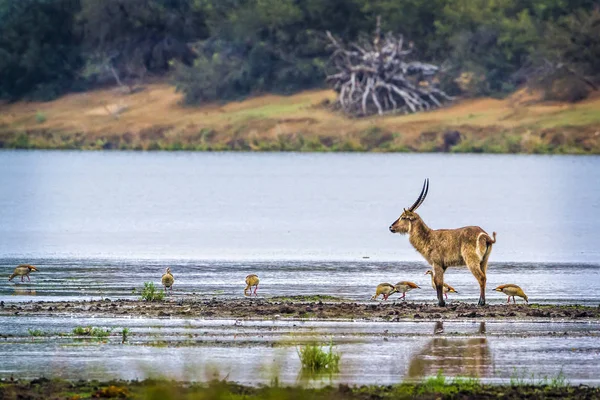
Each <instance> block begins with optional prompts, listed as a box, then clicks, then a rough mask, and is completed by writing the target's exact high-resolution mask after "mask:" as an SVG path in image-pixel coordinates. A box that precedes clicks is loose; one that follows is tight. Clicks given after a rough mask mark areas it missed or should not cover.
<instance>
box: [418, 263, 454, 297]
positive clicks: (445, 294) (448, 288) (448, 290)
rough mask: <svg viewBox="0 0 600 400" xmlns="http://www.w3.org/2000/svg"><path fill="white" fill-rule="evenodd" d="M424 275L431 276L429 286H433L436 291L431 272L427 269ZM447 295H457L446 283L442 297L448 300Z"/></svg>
mask: <svg viewBox="0 0 600 400" xmlns="http://www.w3.org/2000/svg"><path fill="white" fill-rule="evenodd" d="M425 275H431V286H433V288H434V289H436V287H435V282H434V281H433V272H432V271H431V270H430V269H428V270H427V272H425ZM448 293H458V292H457V291H456V290H455V289H454V288H453V287H452V286H450V285H448V284H447V283H444V296H446V299H448Z"/></svg>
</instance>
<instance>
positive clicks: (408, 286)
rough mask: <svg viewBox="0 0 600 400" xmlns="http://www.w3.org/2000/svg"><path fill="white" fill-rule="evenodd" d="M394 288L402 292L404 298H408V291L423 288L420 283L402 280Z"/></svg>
mask: <svg viewBox="0 0 600 400" xmlns="http://www.w3.org/2000/svg"><path fill="white" fill-rule="evenodd" d="M394 288H396V292H398V293H402V297H400V298H401V299H402V300H404V299H405V298H406V293H407V292H410V291H411V290H413V289H421V287H420V286H419V285H417V284H416V283H414V282H409V281H400V282H398V283H396V284H395V285H394Z"/></svg>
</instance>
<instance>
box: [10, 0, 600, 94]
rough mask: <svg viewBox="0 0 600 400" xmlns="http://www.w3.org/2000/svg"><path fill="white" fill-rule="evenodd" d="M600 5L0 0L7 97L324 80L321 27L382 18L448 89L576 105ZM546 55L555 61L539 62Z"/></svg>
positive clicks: (586, 1)
mask: <svg viewBox="0 0 600 400" xmlns="http://www.w3.org/2000/svg"><path fill="white" fill-rule="evenodd" d="M596 6H597V0H573V1H565V0H550V1H548V0H497V1H493V2H490V1H487V0H403V1H398V0H378V1H369V0H105V1H96V0H0V98H4V99H11V100H12V99H18V98H23V97H29V98H42V99H48V98H52V97H54V96H57V95H59V94H61V93H63V92H64V91H65V90H72V89H77V88H88V87H90V86H91V85H97V84H104V83H107V82H108V83H111V84H112V83H114V82H116V81H119V82H120V83H121V84H127V85H129V84H130V82H131V81H137V80H140V79H143V78H144V77H145V76H147V75H154V76H157V75H158V76H160V75H163V74H165V73H168V72H170V71H172V70H173V68H175V70H176V72H175V74H174V82H175V85H176V86H177V88H178V89H179V90H181V91H183V92H184V93H185V96H186V97H185V98H186V102H188V103H199V102H205V101H211V100H215V99H221V100H228V99H233V98H240V97H244V96H247V95H249V94H252V93H260V92H276V93H292V92H295V91H298V90H303V89H307V88H312V87H318V86H321V87H323V86H324V85H325V82H324V77H325V72H326V71H325V69H326V65H327V60H328V58H329V49H327V48H326V41H325V40H324V37H323V34H324V32H325V31H327V30H329V31H331V33H332V34H334V35H335V36H336V37H340V38H343V40H344V41H352V40H355V39H356V38H357V37H358V36H359V35H360V34H361V33H367V34H370V32H372V30H373V28H374V26H375V20H376V18H377V16H378V15H380V16H381V17H382V29H383V31H384V32H385V31H393V32H394V33H397V34H403V35H404V36H405V38H406V40H407V41H409V40H410V41H411V42H413V44H414V46H413V48H414V55H415V57H416V58H417V59H419V60H422V61H426V62H432V63H434V64H441V65H442V66H443V68H442V69H443V73H442V74H441V75H440V79H441V83H442V85H443V88H444V89H445V90H446V91H447V92H450V93H457V94H461V95H471V96H479V95H496V94H503V93H507V92H510V91H512V90H513V89H514V88H515V87H517V86H519V85H521V84H523V83H524V82H526V81H535V82H537V83H538V84H539V85H541V86H543V87H544V89H547V92H548V97H549V98H558V97H561V98H566V99H573V100H576V99H579V98H581V97H583V96H585V95H586V94H587V91H589V89H590V88H593V87H594V85H597V80H598V79H597V77H596V76H595V75H596V74H597V71H599V70H600V69H599V68H598V66H599V63H600V61H599V60H600V54H599V53H600V49H599V45H598V43H599V39H598V38H599V37H600V34H599V31H598V30H599V26H600V25H599V23H598V20H599V17H598V15H599V13H600V12H599V11H598V10H597V9H594V7H596ZM546 61H549V62H550V63H551V64H552V65H553V68H550V69H549V68H545V69H544V68H542V67H543V65H544V63H546ZM558 66H560V68H558ZM565 66H567V67H568V68H565ZM574 77H575V78H574ZM582 78H585V79H582ZM580 81H581V82H580ZM582 82H583V84H582ZM590 83H591V84H590Z"/></svg>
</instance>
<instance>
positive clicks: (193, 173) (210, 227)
mask: <svg viewBox="0 0 600 400" xmlns="http://www.w3.org/2000/svg"><path fill="white" fill-rule="evenodd" d="M425 177H428V178H429V179H430V190H429V195H428V197H427V199H426V200H425V202H424V204H423V205H422V206H421V207H420V208H419V214H420V215H421V217H422V218H423V219H424V221H425V222H426V223H427V224H428V225H429V226H430V227H432V228H453V227H460V226H464V225H480V226H481V227H482V228H483V229H485V230H486V231H487V232H489V233H491V232H492V231H495V232H497V234H498V237H497V243H496V244H495V245H494V248H493V251H492V254H491V258H490V264H489V269H488V286H487V287H488V294H487V298H488V302H490V303H501V302H504V301H506V297H505V296H504V295H502V294H499V293H497V292H494V291H493V290H492V289H493V288H494V287H495V286H497V285H500V284H504V283H517V284H519V285H521V287H523V289H524V290H525V292H526V293H527V294H528V295H529V299H530V302H533V303H552V304H574V303H575V304H586V305H592V306H596V305H598V304H599V303H600V294H599V292H598V290H597V289H598V286H599V284H600V246H599V245H598V243H600V242H599V241H598V232H600V185H599V183H600V157H571V156H524V155H451V154H418V155H417V154H293V153H277V154H243V153H223V154H220V153H183V152H180V153H152V152H148V153H137V152H114V153H113V152H85V153H84V152H50V151H28V152H23V151H2V152H0V275H3V276H5V277H7V276H8V275H10V274H11V273H12V271H13V269H14V267H15V266H16V265H18V264H20V263H32V264H34V265H36V266H38V268H39V269H40V271H39V272H34V273H32V275H31V277H32V280H31V282H24V283H21V282H20V281H17V279H15V281H13V282H10V283H7V282H4V283H2V284H1V285H0V300H1V301H3V302H5V303H10V302H18V301H30V300H33V301H41V300H44V301H48V300H89V299H98V298H110V299H113V300H114V299H117V298H139V289H140V288H141V287H142V286H143V283H144V282H147V281H153V282H155V283H156V284H160V277H161V275H162V273H163V272H164V269H165V267H166V266H170V267H171V269H172V270H173V273H174V275H175V286H174V294H173V299H172V300H171V301H177V299H178V298H184V297H186V296H194V297H198V296H199V297H206V298H212V297H220V298H229V297H242V296H243V288H244V277H245V276H246V275H247V274H249V273H257V274H258V275H259V276H260V277H261V284H260V287H259V290H258V294H259V296H260V297H271V296H280V295H283V296H288V295H309V294H328V295H333V296H339V297H343V298H346V299H350V300H354V301H360V300H364V301H366V300H369V298H370V296H371V295H372V294H374V289H375V286H376V285H377V284H378V283H380V282H385V281H387V282H391V283H395V282H396V281H399V280H412V281H415V282H417V283H418V284H420V285H421V286H422V289H421V290H415V291H412V292H410V293H409V294H408V295H407V299H408V300H414V301H419V302H432V303H433V302H434V301H435V292H434V290H433V289H432V288H431V281H430V278H429V276H425V275H424V272H425V270H426V269H428V266H427V265H426V263H425V262H424V261H423V259H422V258H421V256H420V255H419V254H418V253H416V252H415V251H414V250H413V249H412V247H411V246H410V244H409V242H408V238H407V237H405V236H401V235H394V234H391V233H390V232H389V230H388V227H389V225H390V224H391V223H392V222H393V221H394V220H395V219H396V218H397V217H398V215H399V214H400V213H401V212H402V209H403V207H408V206H410V205H411V204H412V203H413V202H414V201H415V199H416V198H417V196H418V194H419V192H420V190H421V186H422V184H423V179H424V178H425ZM445 280H446V282H448V283H450V284H451V285H452V286H454V287H455V288H456V289H457V291H458V293H456V294H450V300H449V301H450V302H455V301H467V302H473V303H475V302H476V301H477V298H478V296H479V288H478V286H477V283H476V282H475V279H474V278H473V277H472V276H471V274H470V273H469V272H468V271H467V270H466V269H464V268H462V269H461V268H451V269H449V270H448V271H447V273H446V277H445ZM519 301H521V300H519ZM87 324H89V325H96V326H106V327H111V328H114V329H115V331H114V332H118V331H119V329H121V328H123V327H129V328H131V330H132V335H133V336H132V338H131V343H130V344H131V346H122V345H121V343H120V341H119V338H118V337H115V336H112V337H111V338H110V340H109V341H108V342H107V343H98V342H94V341H91V342H90V341H79V339H73V338H72V337H65V336H62V335H60V334H64V333H69V332H71V331H72V330H73V328H74V327H75V326H78V325H87ZM439 324H442V322H440V321H437V322H436V321H425V322H408V321H404V322H402V323H386V322H381V323H379V322H377V323H372V322H368V323H367V322H360V321H358V322H351V321H348V322H340V321H337V322H336V321H242V322H240V321H228V320H210V319H208V320H193V321H190V320H178V319H169V318H166V319H157V320H151V319H147V318H137V317H136V316H130V317H129V318H124V319H119V318H112V319H101V318H91V319H90V318H88V319H86V318H71V317H54V316H51V315H49V316H45V317H44V316H43V317H35V318H23V317H19V316H15V315H4V316H2V317H0V326H1V327H2V328H1V329H0V335H6V336H5V340H3V341H0V356H2V359H3V360H4V363H3V366H2V368H0V376H2V377H7V376H10V375H12V374H15V375H16V376H20V377H35V376H39V375H40V374H44V373H45V371H52V373H51V375H54V376H62V377H67V378H72V379H76V378H98V379H104V378H110V377H114V376H119V377H123V378H127V379H130V378H131V379H133V378H143V377H145V376H151V375H152V374H156V373H162V374H166V375H168V376H173V377H176V378H180V379H186V378H190V379H200V380H202V379H204V378H206V377H204V378H203V376H199V375H198V374H200V375H201V374H202V373H204V372H202V373H200V372H198V373H196V374H195V375H194V376H189V375H186V374H187V373H188V372H189V370H190V368H192V369H194V368H196V364H194V363H200V364H201V367H202V368H204V369H207V368H210V366H215V367H217V368H218V369H220V370H221V371H223V373H230V374H231V375H230V379H232V380H236V381H239V382H245V383H257V382H268V381H269V379H270V378H269V373H268V372H264V371H269V370H270V369H274V368H280V369H281V371H280V372H281V378H282V381H284V382H289V383H294V382H296V380H297V379H298V368H299V365H298V364H299V363H298V359H297V355H296V348H295V347H294V346H291V345H289V343H288V342H289V340H290V337H292V338H293V337H295V336H294V335H300V336H301V335H304V334H307V332H313V333H314V335H315V336H316V337H317V338H319V339H322V340H325V341H327V340H330V339H331V338H333V339H334V341H335V343H336V346H337V347H338V348H339V350H340V351H341V352H342V354H343V358H342V366H341V373H340V375H338V376H337V377H336V378H334V382H348V383H385V384H388V383H396V382H399V381H401V380H402V379H418V378H420V377H423V376H428V375H433V374H435V373H436V371H437V370H438V369H439V368H443V369H444V371H445V373H447V374H450V375H464V374H472V373H475V374H478V375H479V376H480V377H482V379H484V380H485V381H489V382H507V381H508V380H509V379H510V377H511V376H512V375H513V374H514V373H515V371H517V370H518V371H517V372H518V373H519V374H530V373H534V374H536V376H544V375H548V376H556V375H557V374H558V373H559V372H560V371H563V373H564V374H565V375H566V376H567V378H568V379H570V380H571V382H573V383H577V382H580V383H587V384H594V385H597V384H600V381H599V380H598V378H597V377H598V376H600V375H598V373H599V372H600V369H599V367H598V366H599V365H600V364H599V363H598V355H599V354H600V349H599V348H598V340H597V336H598V333H599V332H600V331H599V329H600V328H599V325H598V323H597V322H568V321H553V322H551V323H535V322H531V321H518V322H510V323H509V322H505V321H489V322H487V325H486V326H484V325H481V324H480V323H478V322H477V323H476V322H473V321H471V322H465V321H462V322H461V321H447V322H444V323H443V324H442V326H441V329H440V326H438V325H439ZM483 324H486V323H485V322H484V323H483ZM29 329H40V330H42V331H44V332H46V333H48V332H49V334H50V336H44V337H42V338H33V337H30V336H29V333H28V332H29ZM53 332H54V333H53ZM267 332H271V333H267ZM52 335H54V336H52ZM117 336H118V335H117ZM157 337H158V338H162V339H164V340H168V341H169V342H170V343H171V342H172V344H173V343H174V344H173V346H174V347H167V348H163V347H161V346H155V345H154V344H153V343H154V341H156V338H157ZM190 338H194V339H190ZM215 338H216V339H218V340H216V341H215V340H213V339H215ZM190 340H191V341H190ZM280 342H283V344H282V343H280ZM14 344H18V346H15V345H14ZM257 352H260V354H262V355H263V356H264V357H263V358H264V360H263V361H264V362H262V364H261V363H258V364H257V363H256V362H255V361H254V360H253V359H252V357H253V355H255V354H257ZM391 354H395V356H394V357H392V356H391ZM167 355H168V356H167ZM240 356H242V357H241V358H240ZM190 360H191V361H190ZM197 360H200V361H197ZM240 360H243V362H240ZM267 361H268V362H267ZM265 363H266V364H265ZM263 364H264V365H263ZM158 365H160V368H158V369H157V366H158ZM381 365H386V367H385V368H384V369H383V370H382V369H381V368H380V366H381ZM84 366H86V368H84ZM257 368H258V369H257ZM261 371H262V372H261ZM207 373H208V372H207ZM261 374H262V375H261ZM528 376H529V375H528Z"/></svg>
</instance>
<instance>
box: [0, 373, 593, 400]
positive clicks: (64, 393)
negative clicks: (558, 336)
mask: <svg viewBox="0 0 600 400" xmlns="http://www.w3.org/2000/svg"><path fill="white" fill-rule="evenodd" d="M442 397H443V398H444V399H472V398H477V399H498V398H502V399H544V398H561V399H597V398H600V388H593V387H589V386H585V385H580V386H556V385H554V386H553V385H544V386H536V385H517V386H512V385H483V384H479V383H478V382H470V381H468V380H466V381H464V382H448V383H442V384H441V385H432V384H431V383H428V382H424V383H416V384H412V383H403V384H399V385H391V386H347V385H339V386H336V387H331V386H328V387H324V388H321V389H311V388H302V387H281V386H263V387H251V386H244V385H239V384H236V383H231V382H223V381H213V382H211V383H210V384H208V385H202V384H193V383H192V384H190V383H186V382H176V381H167V380H151V379H148V380H144V381H120V380H117V381H107V382H98V381H77V382H70V381H65V380H55V379H46V378H40V379H34V380H31V381H18V380H16V381H14V380H2V381H0V398H1V399H11V398H13V399H89V398H126V399H151V398H153V399H157V398H160V399H180V398H186V399H221V398H236V399H237V398H244V399H248V400H250V399H264V398H270V399H304V398H310V399H324V400H325V399H327V400H335V399H357V400H363V399H364V400H366V399H383V398H396V399H439V398H442Z"/></svg>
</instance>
